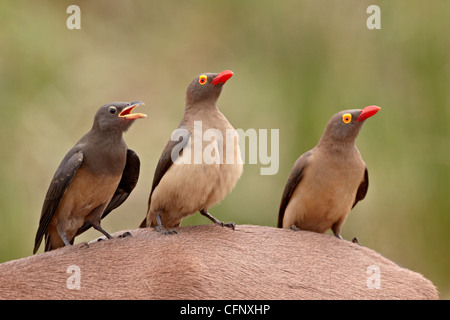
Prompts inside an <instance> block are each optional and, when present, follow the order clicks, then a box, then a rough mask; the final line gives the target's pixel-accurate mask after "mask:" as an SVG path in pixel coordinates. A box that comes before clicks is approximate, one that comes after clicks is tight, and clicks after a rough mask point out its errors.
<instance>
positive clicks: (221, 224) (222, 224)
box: [214, 221, 236, 230]
mask: <svg viewBox="0 0 450 320" xmlns="http://www.w3.org/2000/svg"><path fill="white" fill-rule="evenodd" d="M214 223H215V224H217V225H219V226H221V227H227V228H231V229H233V230H235V229H236V224H235V223H234V222H222V221H217V222H214Z"/></svg>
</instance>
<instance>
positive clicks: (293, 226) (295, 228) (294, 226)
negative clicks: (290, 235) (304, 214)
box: [291, 224, 300, 231]
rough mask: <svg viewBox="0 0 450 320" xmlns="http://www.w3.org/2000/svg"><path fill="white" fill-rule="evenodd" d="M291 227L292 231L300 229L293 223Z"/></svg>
mask: <svg viewBox="0 0 450 320" xmlns="http://www.w3.org/2000/svg"><path fill="white" fill-rule="evenodd" d="M291 229H292V230H294V231H300V229H299V228H297V226H296V225H295V224H293V225H292V227H291Z"/></svg>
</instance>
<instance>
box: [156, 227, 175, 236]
mask: <svg viewBox="0 0 450 320" xmlns="http://www.w3.org/2000/svg"><path fill="white" fill-rule="evenodd" d="M155 230H156V231H157V232H159V233H162V234H166V235H167V234H178V231H177V230H174V229H169V230H166V229H164V227H163V226H156V227H155Z"/></svg>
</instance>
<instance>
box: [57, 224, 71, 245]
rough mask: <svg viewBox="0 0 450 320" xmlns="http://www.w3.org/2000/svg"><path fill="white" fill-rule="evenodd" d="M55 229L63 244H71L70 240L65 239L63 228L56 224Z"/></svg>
mask: <svg viewBox="0 0 450 320" xmlns="http://www.w3.org/2000/svg"><path fill="white" fill-rule="evenodd" d="M56 230H57V231H58V234H59V236H60V237H61V239H62V241H63V242H64V245H65V246H71V245H72V244H71V243H70V241H69V240H68V239H67V236H66V232H65V231H64V230H61V229H60V228H59V225H58V227H57V228H56Z"/></svg>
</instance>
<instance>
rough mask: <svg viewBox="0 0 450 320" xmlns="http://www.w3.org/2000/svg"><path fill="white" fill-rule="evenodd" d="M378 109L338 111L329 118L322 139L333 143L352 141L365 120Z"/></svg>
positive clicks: (374, 107) (375, 107) (378, 108)
mask: <svg viewBox="0 0 450 320" xmlns="http://www.w3.org/2000/svg"><path fill="white" fill-rule="evenodd" d="M380 109H381V108H380V107H378V106H368V107H365V108H364V109H352V110H344V111H340V112H338V113H336V114H335V115H334V116H333V117H331V119H330V121H329V122H328V124H327V127H326V128H325V132H324V134H323V137H324V138H327V139H328V138H331V139H332V140H334V141H354V140H355V139H356V137H357V136H358V133H359V130H361V127H362V125H363V123H364V122H365V120H366V119H368V118H370V117H372V116H373V115H375V114H376V113H377V112H378V111H379V110H380Z"/></svg>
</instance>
